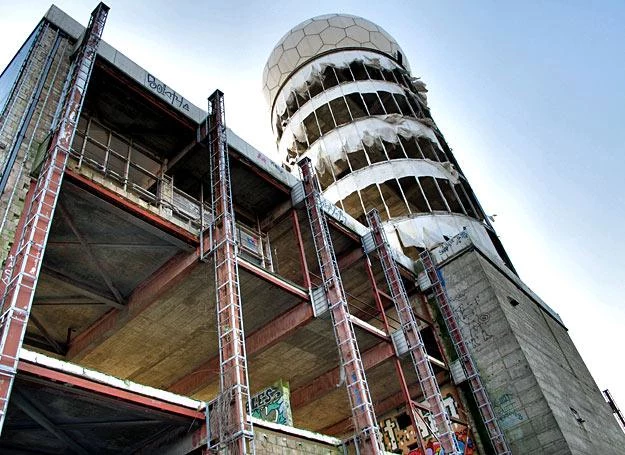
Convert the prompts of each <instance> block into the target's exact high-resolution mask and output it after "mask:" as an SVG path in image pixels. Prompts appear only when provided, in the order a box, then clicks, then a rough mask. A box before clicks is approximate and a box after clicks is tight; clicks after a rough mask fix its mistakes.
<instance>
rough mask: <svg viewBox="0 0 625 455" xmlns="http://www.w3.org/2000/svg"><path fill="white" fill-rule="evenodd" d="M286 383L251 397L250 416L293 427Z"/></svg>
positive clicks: (279, 383) (268, 388)
mask: <svg viewBox="0 0 625 455" xmlns="http://www.w3.org/2000/svg"><path fill="white" fill-rule="evenodd" d="M289 398H290V393H289V386H288V383H282V381H279V382H278V383H276V384H274V385H272V386H270V387H267V388H266V389H264V390H261V391H260V392H259V393H257V394H256V395H254V396H253V397H252V416H254V417H257V418H259V419H262V420H266V421H269V422H274V423H279V424H282V425H289V426H292V425H293V417H292V415H291V402H290V399H289Z"/></svg>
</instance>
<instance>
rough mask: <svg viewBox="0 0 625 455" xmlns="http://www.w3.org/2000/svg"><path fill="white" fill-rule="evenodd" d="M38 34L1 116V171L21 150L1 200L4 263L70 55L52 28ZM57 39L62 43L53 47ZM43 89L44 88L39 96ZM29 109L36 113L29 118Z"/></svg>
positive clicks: (69, 47) (69, 46)
mask: <svg viewBox="0 0 625 455" xmlns="http://www.w3.org/2000/svg"><path fill="white" fill-rule="evenodd" d="M35 33H36V34H37V36H36V37H35V40H36V43H35V45H34V47H33V49H32V55H31V57H30V58H29V59H28V62H27V67H26V68H25V70H24V72H23V73H22V75H21V76H20V78H19V79H18V80H17V81H16V82H17V85H16V86H15V88H14V90H13V91H12V93H11V95H10V97H9V98H8V100H7V104H6V106H7V109H6V112H5V113H3V116H4V115H5V116H6V117H3V118H2V120H3V122H2V128H1V129H0V162H1V163H2V167H3V169H4V166H6V164H7V161H8V160H9V154H10V151H11V150H12V149H13V148H14V147H16V148H17V153H16V156H15V163H16V165H14V166H13V167H12V168H10V169H9V170H8V171H7V172H10V174H9V175H8V179H7V183H6V186H5V188H4V190H3V192H2V197H1V198H0V213H2V214H3V215H4V217H3V219H2V220H1V225H2V227H1V228H0V232H1V237H0V260H1V261H4V260H5V259H6V256H7V254H8V252H9V248H10V247H11V244H12V242H13V238H14V236H15V230H16V228H17V224H18V221H19V218H20V215H21V213H22V210H23V208H24V200H25V197H26V193H27V191H28V187H29V184H30V180H31V178H30V172H31V169H32V165H33V162H34V160H35V157H36V155H37V151H38V148H39V146H40V145H41V144H42V143H43V142H44V141H45V140H46V139H47V134H48V132H49V131H50V126H51V124H52V119H53V118H54V114H55V112H56V108H57V105H58V103H59V99H60V96H61V91H62V90H63V83H64V82H65V78H66V75H67V71H68V69H69V56H70V55H71V53H72V44H71V43H70V41H69V40H68V39H67V38H66V37H63V36H61V35H59V34H58V31H56V30H54V29H52V28H51V27H48V26H46V25H43V26H42V27H41V28H40V29H39V30H38V31H35ZM57 40H59V42H58V44H57V45H56V46H55V41H57ZM46 69H47V71H46ZM39 85H41V88H40V90H39V91H38V90H37V87H38V86H39ZM37 92H38V93H37ZM31 106H32V113H30V115H28V110H29V108H31ZM28 117H30V118H28ZM20 130H21V131H22V134H21V135H20V134H19V132H20ZM18 140H21V144H20V143H18Z"/></svg>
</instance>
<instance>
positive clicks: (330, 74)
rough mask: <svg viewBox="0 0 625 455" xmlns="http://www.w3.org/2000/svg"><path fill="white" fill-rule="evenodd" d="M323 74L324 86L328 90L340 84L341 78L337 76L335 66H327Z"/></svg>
mask: <svg viewBox="0 0 625 455" xmlns="http://www.w3.org/2000/svg"><path fill="white" fill-rule="evenodd" d="M321 74H322V77H323V86H324V87H325V89H326V90H327V89H329V88H332V87H334V86H336V85H339V80H338V79H337V78H336V73H335V72H334V68H332V67H331V66H326V67H325V69H324V70H323V73H321Z"/></svg>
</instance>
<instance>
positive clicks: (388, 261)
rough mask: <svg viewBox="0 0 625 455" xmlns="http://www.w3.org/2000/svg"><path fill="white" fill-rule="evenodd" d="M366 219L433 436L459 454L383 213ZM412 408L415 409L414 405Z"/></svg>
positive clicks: (372, 213)
mask: <svg viewBox="0 0 625 455" xmlns="http://www.w3.org/2000/svg"><path fill="white" fill-rule="evenodd" d="M367 223H369V227H370V228H371V235H372V237H373V244H374V247H375V251H377V253H378V258H379V259H380V263H381V264H382V269H383V271H384V277H385V278H386V283H387V284H388V288H389V290H390V293H391V298H392V299H393V303H394V304H395V310H396V311H397V314H398V316H399V322H400V324H401V329H402V332H403V333H404V336H405V338H406V342H407V344H408V350H409V351H410V357H411V359H412V363H413V365H414V368H415V371H416V373H417V377H418V378H419V384H420V385H421V391H422V392H423V397H424V399H425V402H426V403H427V406H428V408H429V409H430V412H431V414H432V418H433V420H434V422H435V423H436V429H435V430H436V431H435V432H434V436H435V437H437V438H438V440H439V441H440V443H441V445H442V447H443V449H444V450H445V453H446V454H450V455H451V454H459V453H460V450H459V448H458V444H457V442H456V439H455V435H454V432H453V429H452V427H451V420H450V419H449V416H448V415H447V412H446V411H445V405H444V404H443V397H442V395H441V391H440V389H439V387H438V382H437V381H436V376H435V375H434V370H433V369H432V365H431V363H430V360H429V358H428V354H427V352H426V350H425V345H424V344H423V339H422V338H421V333H420V332H419V325H418V323H417V318H416V316H415V313H414V310H413V309H412V305H411V304H410V300H409V299H408V294H407V293H406V288H405V286H404V282H403V281H402V279H401V275H400V273H399V268H398V267H397V263H396V262H395V259H394V258H393V253H392V251H391V247H390V246H389V244H388V240H387V238H386V232H385V231H384V228H383V227H382V220H381V219H380V214H379V213H378V211H377V210H376V209H373V210H371V211H370V212H369V213H367ZM412 408H413V410H414V406H413V407H412ZM413 412H414V411H413Z"/></svg>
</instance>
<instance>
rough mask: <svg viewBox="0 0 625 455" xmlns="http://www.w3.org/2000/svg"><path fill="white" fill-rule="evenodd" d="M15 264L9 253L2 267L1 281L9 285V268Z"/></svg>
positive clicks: (11, 268)
mask: <svg viewBox="0 0 625 455" xmlns="http://www.w3.org/2000/svg"><path fill="white" fill-rule="evenodd" d="M14 266H15V257H14V256H13V255H12V254H10V255H9V257H8V258H7V260H6V265H5V267H4V272H2V282H3V283H4V284H6V285H7V286H8V285H9V281H11V270H13V267H14Z"/></svg>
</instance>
